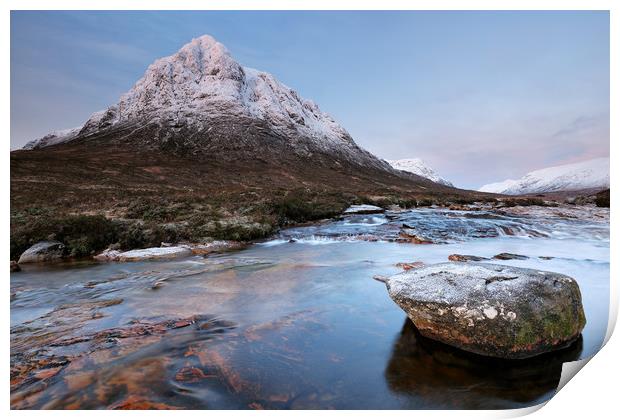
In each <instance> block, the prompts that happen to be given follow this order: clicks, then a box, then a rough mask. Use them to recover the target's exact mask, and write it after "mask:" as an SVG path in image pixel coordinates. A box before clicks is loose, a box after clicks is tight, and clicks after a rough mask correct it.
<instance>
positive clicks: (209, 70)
mask: <svg viewBox="0 0 620 420" xmlns="http://www.w3.org/2000/svg"><path fill="white" fill-rule="evenodd" d="M248 121H256V122H258V123H260V125H261V127H265V126H266V127H267V129H268V130H269V131H270V132H271V133H273V134H275V135H276V136H279V137H282V138H286V139H287V141H289V142H290V143H291V144H293V145H295V147H297V146H299V147H298V149H300V150H302V152H304V153H307V152H308V151H310V152H312V151H317V150H318V151H320V152H325V153H328V154H330V153H336V154H338V155H339V156H342V157H345V158H347V159H350V160H351V161H353V162H356V163H360V164H370V165H371V166H375V167H381V168H382V169H384V170H390V171H391V168H390V167H389V165H387V164H386V163H385V162H383V161H381V160H380V159H378V158H376V157H375V156H373V155H372V154H370V153H369V152H367V151H365V150H363V149H361V148H360V147H359V146H357V144H355V142H354V141H353V139H352V138H351V136H350V135H349V133H348V132H347V131H346V130H345V129H344V128H343V127H341V126H340V125H339V124H338V123H337V122H336V121H335V120H334V119H333V118H332V117H331V116H330V115H328V114H327V113H324V112H323V111H321V110H320V109H319V107H318V106H317V105H316V104H315V103H314V102H313V101H311V100H307V99H303V98H301V97H300V96H299V95H298V94H297V92H296V91H294V90H292V89H291V88H289V87H287V86H285V85H284V84H282V83H280V82H278V81H277V80H276V79H275V78H274V77H273V76H272V75H270V74H268V73H265V72H261V71H258V70H254V69H251V68H248V67H243V66H241V65H240V64H239V63H237V62H236V61H235V60H234V59H233V58H232V57H231V55H230V53H229V52H228V50H227V49H226V47H224V46H223V45H222V44H221V43H219V42H217V41H216V40H215V39H213V38H212V37H211V36H209V35H204V36H201V37H199V38H196V39H193V40H192V41H191V42H189V43H188V44H186V45H184V46H183V47H182V48H181V49H180V50H179V51H177V52H176V53H175V54H173V55H171V56H168V57H163V58H160V59H158V60H156V61H155V62H153V63H152V64H151V65H150V66H149V67H148V68H147V70H146V72H145V74H144V76H143V77H142V78H141V79H140V80H138V81H137V82H136V83H135V85H134V86H133V87H132V88H131V89H130V90H129V91H128V92H126V93H125V94H123V95H122V96H121V97H120V99H119V102H118V103H117V104H115V105H112V106H110V107H109V108H108V109H106V110H104V111H99V112H96V113H94V114H92V116H91V117H90V118H89V119H88V121H86V123H85V124H84V125H83V126H82V127H81V128H79V131H77V132H76V130H77V129H73V130H71V131H70V132H67V133H64V134H60V133H50V134H48V135H46V136H45V137H42V138H41V139H37V140H34V141H32V142H30V143H28V145H27V146H26V147H24V148H26V149H37V148H42V147H47V146H50V145H55V144H60V143H65V142H69V141H72V140H75V139H76V138H83V137H85V136H89V135H92V134H97V133H100V132H103V131H106V130H113V129H114V128H118V127H123V126H127V125H132V126H136V127H140V126H141V125H142V126H145V125H147V124H150V125H157V126H159V127H164V128H165V130H164V131H165V132H164V134H162V137H164V140H165V138H167V137H170V136H171V135H174V132H175V130H176V131H179V130H180V129H188V128H189V129H191V131H192V132H194V133H199V132H202V133H206V132H208V131H209V130H211V129H212V128H214V126H219V128H220V129H221V131H223V132H225V131H226V129H227V128H224V129H222V127H223V126H225V125H226V126H229V127H230V128H231V129H233V130H242V129H243V126H244V125H247V123H248ZM205 137H207V136H205Z"/></svg>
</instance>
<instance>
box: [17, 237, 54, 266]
mask: <svg viewBox="0 0 620 420" xmlns="http://www.w3.org/2000/svg"><path fill="white" fill-rule="evenodd" d="M64 251H65V246H64V245H63V244H62V243H60V242H58V241H43V242H37V243H36V244H34V245H32V246H31V247H30V248H28V249H27V250H25V251H24V253H23V254H22V255H21V256H20V257H19V261H17V263H18V264H25V263H37V262H50V261H57V260H60V259H62V257H63V254H64Z"/></svg>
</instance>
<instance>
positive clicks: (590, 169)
mask: <svg viewBox="0 0 620 420" xmlns="http://www.w3.org/2000/svg"><path fill="white" fill-rule="evenodd" d="M591 188H599V189H605V188H609V158H608V157H605V158H597V159H591V160H586V161H583V162H579V163H573V164H569V165H560V166H553V167H550V168H545V169H539V170H537V171H533V172H530V173H528V174H527V175H525V176H524V177H523V178H520V179H517V180H513V179H507V180H505V181H502V182H496V183H492V184H487V185H483V186H482V187H480V189H479V190H478V191H481V192H491V193H499V194H513V195H518V194H532V193H544V192H556V191H577V190H584V189H591Z"/></svg>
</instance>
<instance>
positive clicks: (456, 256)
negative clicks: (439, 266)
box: [448, 254, 488, 262]
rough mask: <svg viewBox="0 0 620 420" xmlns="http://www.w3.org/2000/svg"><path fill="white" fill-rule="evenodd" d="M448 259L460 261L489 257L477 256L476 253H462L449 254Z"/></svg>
mask: <svg viewBox="0 0 620 420" xmlns="http://www.w3.org/2000/svg"><path fill="white" fill-rule="evenodd" d="M448 259H449V260H450V261H459V262H467V261H484V260H488V258H485V257H477V256H475V255H462V254H452V255H448Z"/></svg>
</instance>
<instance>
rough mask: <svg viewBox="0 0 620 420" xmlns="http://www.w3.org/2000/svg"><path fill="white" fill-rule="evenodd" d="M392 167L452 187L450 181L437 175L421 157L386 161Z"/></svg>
mask: <svg viewBox="0 0 620 420" xmlns="http://www.w3.org/2000/svg"><path fill="white" fill-rule="evenodd" d="M387 162H388V163H389V164H390V165H392V167H393V168H394V169H398V170H399V171H405V172H410V173H412V174H416V175H420V176H421V177H424V178H427V179H430V180H431V181H433V182H437V183H439V184H443V185H447V186H449V187H453V186H454V185H452V183H451V182H450V181H447V180H445V179H443V178H442V177H440V176H439V175H437V173H436V172H435V171H434V170H433V169H432V168H431V167H430V166H428V165H427V164H426V163H425V162H424V161H423V160H422V159H417V158H416V159H398V160H388V161H387Z"/></svg>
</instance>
